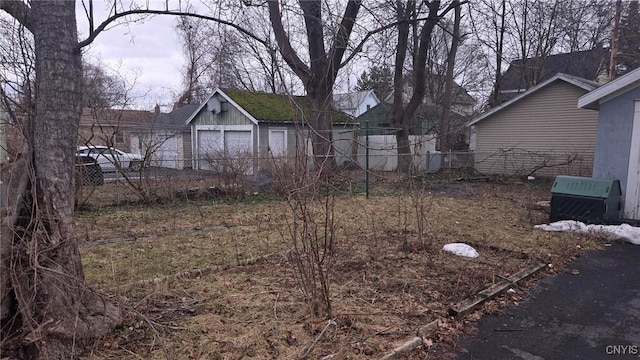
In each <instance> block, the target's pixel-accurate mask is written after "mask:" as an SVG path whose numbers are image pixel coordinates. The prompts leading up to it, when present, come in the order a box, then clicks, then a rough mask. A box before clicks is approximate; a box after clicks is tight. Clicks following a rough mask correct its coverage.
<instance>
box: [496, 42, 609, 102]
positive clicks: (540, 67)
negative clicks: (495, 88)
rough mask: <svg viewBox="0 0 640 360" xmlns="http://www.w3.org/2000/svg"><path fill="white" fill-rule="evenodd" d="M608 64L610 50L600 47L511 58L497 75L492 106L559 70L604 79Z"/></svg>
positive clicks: (569, 73)
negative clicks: (495, 101)
mask: <svg viewBox="0 0 640 360" xmlns="http://www.w3.org/2000/svg"><path fill="white" fill-rule="evenodd" d="M608 64H609V49H603V48H598V49H592V50H587V51H576V52H572V53H563V54H555V55H549V56H546V57H535V58H527V59H518V60H514V61H512V62H511V64H510V65H509V68H508V69H507V71H506V72H505V73H504V74H503V75H502V77H501V78H500V86H499V89H500V90H499V95H498V102H497V104H492V105H494V106H495V105H499V104H501V103H503V102H506V101H509V100H511V99H513V98H515V97H516V96H518V95H520V94H522V93H524V92H525V91H527V90H528V89H529V88H531V87H533V86H536V85H537V84H540V83H542V82H544V81H546V80H548V79H550V78H552V77H554V76H555V75H556V74H558V73H562V74H567V75H571V76H575V77H579V78H582V79H586V80H591V81H598V80H599V79H600V81H598V82H604V81H603V80H606V78H607V70H608Z"/></svg>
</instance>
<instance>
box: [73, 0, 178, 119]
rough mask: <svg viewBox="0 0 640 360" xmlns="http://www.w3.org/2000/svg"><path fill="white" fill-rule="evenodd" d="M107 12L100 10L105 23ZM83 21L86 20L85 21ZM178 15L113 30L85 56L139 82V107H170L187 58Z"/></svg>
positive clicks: (81, 25)
mask: <svg viewBox="0 0 640 360" xmlns="http://www.w3.org/2000/svg"><path fill="white" fill-rule="evenodd" d="M105 17H106V11H104V10H100V9H97V8H96V18H97V19H98V20H100V21H102V20H103V19H104V18H105ZM85 18H86V17H85V16H84V13H83V12H82V8H81V5H80V4H79V5H78V28H79V32H80V39H81V40H82V39H83V38H84V37H86V35H87V33H88V25H87V23H86V19H85ZM83 19H85V20H84V21H83ZM175 23H176V17H175V16H169V15H164V16H162V15H160V16H154V17H150V18H147V19H145V20H144V21H140V22H129V23H126V24H120V25H117V26H112V27H110V28H109V29H108V30H107V31H104V32H103V33H101V34H100V35H98V37H97V38H96V39H95V41H94V42H93V43H92V44H91V45H90V46H89V47H87V48H86V49H85V56H88V57H89V58H94V59H97V60H99V61H100V62H101V63H103V64H105V65H107V66H108V67H109V68H110V69H111V70H114V71H117V72H118V73H119V74H120V75H121V76H123V77H124V78H125V79H127V80H128V81H130V82H131V81H133V80H134V79H135V80H136V81H135V87H134V89H133V91H134V95H135V96H136V101H135V106H136V107H138V108H149V109H150V108H152V107H153V106H154V105H155V103H160V104H165V105H168V104H170V103H171V101H172V100H173V98H174V95H173V93H175V92H177V91H179V89H180V86H181V74H180V69H181V67H182V65H183V57H182V53H181V49H180V44H179V41H178V39H177V36H176V33H175V29H174V25H175Z"/></svg>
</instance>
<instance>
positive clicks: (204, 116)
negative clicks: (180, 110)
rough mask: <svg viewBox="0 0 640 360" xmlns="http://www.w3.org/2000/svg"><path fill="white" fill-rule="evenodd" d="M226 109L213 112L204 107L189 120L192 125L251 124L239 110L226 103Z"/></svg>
mask: <svg viewBox="0 0 640 360" xmlns="http://www.w3.org/2000/svg"><path fill="white" fill-rule="evenodd" d="M226 107H227V109H228V110H227V111H224V112H219V113H217V114H214V113H212V112H210V111H207V108H206V107H204V108H202V109H201V110H200V112H199V113H198V115H196V117H195V118H194V119H193V121H192V122H191V124H192V125H253V122H251V120H250V119H249V118H248V117H247V116H246V115H245V114H243V113H242V112H241V111H240V110H238V109H236V108H235V107H233V106H229V105H226Z"/></svg>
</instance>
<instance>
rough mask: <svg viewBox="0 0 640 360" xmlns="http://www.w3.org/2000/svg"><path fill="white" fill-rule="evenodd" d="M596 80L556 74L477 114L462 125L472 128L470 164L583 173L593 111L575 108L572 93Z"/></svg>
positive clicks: (497, 169)
mask: <svg viewBox="0 0 640 360" xmlns="http://www.w3.org/2000/svg"><path fill="white" fill-rule="evenodd" d="M598 86H599V84H598V83H595V82H593V81H588V80H585V79H581V78H578V77H575V76H570V75H567V74H556V75H555V76H553V77H552V78H550V79H547V80H546V81H544V82H542V83H540V84H538V85H536V86H534V87H532V88H530V89H529V90H528V91H526V92H524V93H522V94H520V95H519V96H517V97H515V98H513V99H511V100H510V101H508V102H505V103H503V104H501V105H500V106H498V107H495V108H493V109H491V110H489V111H487V112H484V113H482V114H480V115H479V116H478V117H476V118H475V119H474V120H473V121H471V122H470V123H469V124H468V126H471V127H474V128H475V133H476V153H475V165H474V167H475V168H476V170H478V171H480V172H482V173H487V174H517V175H527V174H537V175H542V176H555V175H560V174H562V175H589V174H591V171H592V166H593V154H594V149H595V141H596V128H597V122H598V116H597V114H596V113H595V112H593V111H590V110H584V109H578V107H577V106H576V104H577V102H578V98H579V97H580V96H583V95H584V94H586V93H588V92H589V91H591V90H593V89H595V88H597V87H598Z"/></svg>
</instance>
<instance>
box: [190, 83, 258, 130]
mask: <svg viewBox="0 0 640 360" xmlns="http://www.w3.org/2000/svg"><path fill="white" fill-rule="evenodd" d="M216 95H219V96H222V97H223V98H224V99H225V100H226V101H228V102H229V103H230V104H231V105H233V106H234V107H235V108H236V109H238V111H240V112H241V113H242V114H244V115H245V116H246V117H247V118H248V119H249V120H251V122H252V123H254V124H255V125H258V120H257V119H256V118H254V117H253V116H252V115H251V114H249V113H248V112H247V111H246V110H245V109H243V108H242V107H241V106H240V105H238V104H237V103H236V102H235V101H233V99H231V98H230V97H229V96H228V95H227V94H225V93H224V91H222V90H221V89H220V88H216V89H215V90H214V91H213V92H212V93H211V95H209V96H207V98H206V99H205V100H204V101H203V102H202V104H200V106H198V108H197V109H196V110H195V111H194V112H193V114H191V116H189V117H188V118H187V120H186V121H185V123H184V124H185V125H190V124H191V121H193V119H195V117H196V116H198V114H199V113H200V111H202V109H203V108H204V107H205V106H207V103H208V102H209V100H211V98H212V97H214V96H216Z"/></svg>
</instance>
